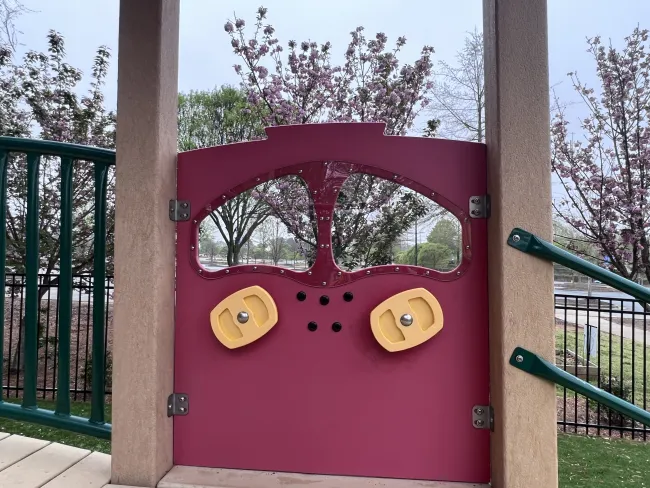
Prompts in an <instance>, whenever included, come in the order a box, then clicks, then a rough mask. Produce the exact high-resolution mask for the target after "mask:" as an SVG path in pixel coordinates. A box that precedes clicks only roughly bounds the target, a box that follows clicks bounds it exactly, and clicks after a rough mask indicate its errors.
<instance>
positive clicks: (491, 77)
mask: <svg viewBox="0 0 650 488" xmlns="http://www.w3.org/2000/svg"><path fill="white" fill-rule="evenodd" d="M483 16H484V36H485V66H486V68H485V69H486V77H485V88H486V141H487V147H488V191H489V193H490V195H491V197H492V216H491V217H490V219H489V224H488V234H489V243H488V246H489V254H488V255H489V262H488V263H489V264H488V267H489V288H490V292H489V293H490V376H491V398H492V400H491V401H492V405H493V407H494V410H495V429H494V433H493V435H492V445H491V457H492V483H493V486H494V487H496V488H537V487H539V488H552V487H555V486H557V447H556V425H555V422H556V406H555V402H556V398H555V387H554V386H553V385H551V384H549V383H546V382H544V381H541V380H538V379H535V378H534V377H532V376H530V375H527V374H525V373H523V372H521V371H519V370H517V369H515V368H514V367H512V366H509V365H508V360H509V358H510V355H511V354H512V351H513V349H514V348H515V346H523V347H526V348H528V349H530V350H531V351H534V352H536V353H538V354H541V355H543V356H544V357H546V358H547V359H552V358H553V356H554V351H555V349H554V337H555V336H554V334H555V325H554V319H553V317H554V315H553V267H552V265H551V264H549V263H546V262H543V261H541V260H538V259H535V258H533V257H531V256H528V255H526V254H524V253H521V252H519V251H516V250H514V249H512V248H510V247H508V246H507V245H506V239H507V237H508V235H509V233H510V231H511V230H512V228H513V227H523V228H524V229H526V230H529V231H531V232H533V233H535V234H537V235H539V236H541V237H542V238H544V239H547V240H551V238H552V217H551V167H550V150H549V123H550V121H549V118H550V117H549V81H548V46H547V12H546V1H545V0H540V1H534V2H531V1H524V0H484V2H483Z"/></svg>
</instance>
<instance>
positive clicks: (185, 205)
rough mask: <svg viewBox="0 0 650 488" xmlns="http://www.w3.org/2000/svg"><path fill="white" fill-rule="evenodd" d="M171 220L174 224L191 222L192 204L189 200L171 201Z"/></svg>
mask: <svg viewBox="0 0 650 488" xmlns="http://www.w3.org/2000/svg"><path fill="white" fill-rule="evenodd" d="M169 220H171V221H173V222H185V221H186V220H190V202H189V201H187V200H170V201H169Z"/></svg>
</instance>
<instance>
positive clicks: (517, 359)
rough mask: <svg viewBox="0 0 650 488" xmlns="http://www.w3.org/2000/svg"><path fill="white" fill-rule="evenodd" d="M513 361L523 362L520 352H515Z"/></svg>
mask: <svg viewBox="0 0 650 488" xmlns="http://www.w3.org/2000/svg"><path fill="white" fill-rule="evenodd" d="M515 361H517V362H518V363H523V362H524V357H523V356H522V355H521V354H517V356H515Z"/></svg>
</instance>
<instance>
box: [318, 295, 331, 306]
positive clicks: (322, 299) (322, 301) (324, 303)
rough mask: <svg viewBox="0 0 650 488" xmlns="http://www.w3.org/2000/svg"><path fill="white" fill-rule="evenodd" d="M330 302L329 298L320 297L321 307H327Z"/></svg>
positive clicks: (325, 296)
mask: <svg viewBox="0 0 650 488" xmlns="http://www.w3.org/2000/svg"><path fill="white" fill-rule="evenodd" d="M329 302H330V297H328V296H327V295H323V296H321V297H320V304H321V305H327V304H328V303H329Z"/></svg>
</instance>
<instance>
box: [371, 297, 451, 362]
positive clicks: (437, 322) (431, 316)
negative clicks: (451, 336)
mask: <svg viewBox="0 0 650 488" xmlns="http://www.w3.org/2000/svg"><path fill="white" fill-rule="evenodd" d="M442 324H443V314H442V308H441V307H440V303H439V302H438V300H437V299H436V297H434V296H433V295H432V294H431V293H430V292H429V291H428V290H426V289H424V288H413V289H412V290H406V291H403V292H401V293H398V294H397V295H393V296H392V297H390V298H388V299H386V300H384V301H383V302H381V303H380V304H379V305H378V306H377V307H375V309H374V310H373V311H372V312H371V313H370V325H371V327H372V333H373V334H374V336H375V339H377V342H379V344H381V346H382V347H383V348H384V349H386V350H387V351H390V352H397V351H403V350H405V349H410V348H412V347H415V346H419V345H420V344H422V343H423V342H426V341H428V340H429V339H431V338H432V337H433V336H434V335H436V334H437V333H438V332H440V331H441V330H442Z"/></svg>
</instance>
